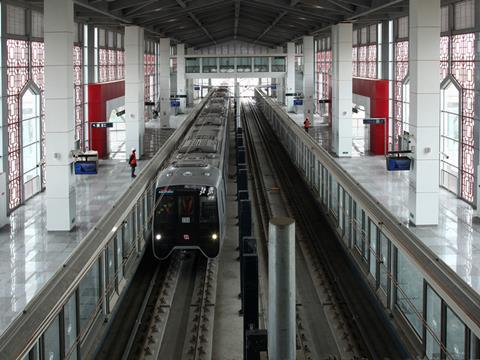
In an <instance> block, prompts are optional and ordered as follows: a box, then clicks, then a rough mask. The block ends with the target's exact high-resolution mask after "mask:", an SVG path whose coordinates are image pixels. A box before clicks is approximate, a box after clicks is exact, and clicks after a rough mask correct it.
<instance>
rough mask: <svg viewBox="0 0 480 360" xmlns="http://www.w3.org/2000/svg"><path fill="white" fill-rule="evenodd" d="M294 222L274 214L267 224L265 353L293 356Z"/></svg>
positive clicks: (292, 357) (280, 357) (290, 358)
mask: <svg viewBox="0 0 480 360" xmlns="http://www.w3.org/2000/svg"><path fill="white" fill-rule="evenodd" d="M295 289H296V283H295V222H294V221H293V219H291V218H287V217H276V218H273V219H272V220H270V223H269V225H268V356H269V358H270V359H285V360H294V359H295V355H296V347H295V339H296V326H295Z"/></svg>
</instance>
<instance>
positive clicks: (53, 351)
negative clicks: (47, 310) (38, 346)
mask: <svg viewBox="0 0 480 360" xmlns="http://www.w3.org/2000/svg"><path fill="white" fill-rule="evenodd" d="M43 355H44V356H43V358H44V359H45V360H60V320H59V317H58V315H57V317H56V318H55V320H53V322H52V323H51V324H50V326H49V328H48V329H47V331H45V333H44V334H43Z"/></svg>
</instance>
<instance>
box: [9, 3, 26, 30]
mask: <svg viewBox="0 0 480 360" xmlns="http://www.w3.org/2000/svg"><path fill="white" fill-rule="evenodd" d="M25 20H26V19H25V9H24V8H22V7H18V6H13V5H10V4H7V33H8V34H12V35H26V28H25V24H26V21H25Z"/></svg>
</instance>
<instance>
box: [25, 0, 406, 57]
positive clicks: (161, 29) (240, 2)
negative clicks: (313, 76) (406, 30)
mask: <svg viewBox="0 0 480 360" xmlns="http://www.w3.org/2000/svg"><path fill="white" fill-rule="evenodd" d="M30 2H31V3H37V4H39V3H41V2H43V1H42V0H31V1H30ZM74 2H75V13H76V18H77V19H80V20H82V21H85V22H87V23H93V24H98V25H106V26H115V25H119V24H124V25H125V24H133V25H139V26H142V27H144V28H145V29H147V31H148V33H150V34H152V35H157V36H168V37H170V38H172V39H173V40H174V41H178V42H183V43H186V44H188V45H190V46H193V47H197V48H200V47H205V46H211V45H215V44H220V43H222V42H227V41H230V40H235V39H238V40H241V41H246V42H250V43H256V44H258V45H264V46H269V47H275V46H280V45H283V44H285V42H287V41H292V40H296V39H298V38H300V37H301V36H303V35H308V34H315V33H318V32H319V31H322V30H323V31H326V30H328V27H329V26H330V25H332V24H335V23H338V22H340V21H354V22H365V23H371V22H376V21H379V20H382V19H389V18H395V17H398V16H402V15H406V14H407V9H408V2H407V1H406V0H74Z"/></svg>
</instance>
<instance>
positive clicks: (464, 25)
mask: <svg viewBox="0 0 480 360" xmlns="http://www.w3.org/2000/svg"><path fill="white" fill-rule="evenodd" d="M453 10H454V15H455V20H454V29H455V30H463V29H470V28H473V26H474V24H475V5H474V3H473V0H466V1H462V2H459V3H456V4H455V5H454V9H453Z"/></svg>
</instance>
